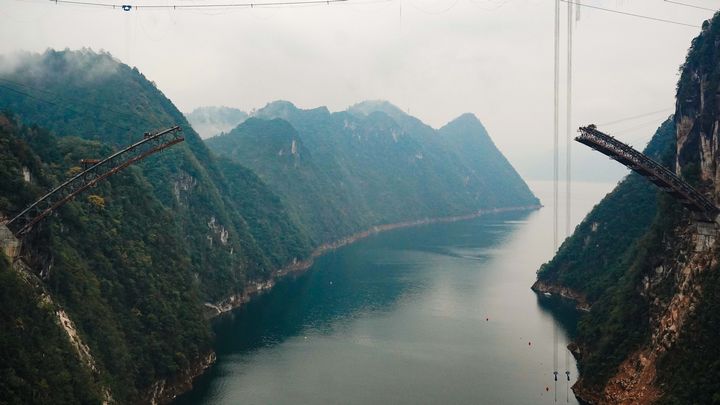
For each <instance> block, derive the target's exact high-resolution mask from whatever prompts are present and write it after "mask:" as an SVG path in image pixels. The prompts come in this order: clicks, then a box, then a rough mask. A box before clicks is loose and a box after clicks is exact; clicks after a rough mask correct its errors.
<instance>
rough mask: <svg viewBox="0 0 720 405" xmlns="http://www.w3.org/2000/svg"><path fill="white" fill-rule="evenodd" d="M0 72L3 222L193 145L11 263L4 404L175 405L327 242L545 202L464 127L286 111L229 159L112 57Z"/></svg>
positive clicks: (250, 134) (114, 184) (59, 219)
mask: <svg viewBox="0 0 720 405" xmlns="http://www.w3.org/2000/svg"><path fill="white" fill-rule="evenodd" d="M0 66H3V67H4V70H3V71H2V73H1V74H0V111H3V112H2V113H0V146H1V147H0V218H10V217H12V216H14V215H15V214H17V213H18V212H19V211H20V210H22V209H23V208H24V207H25V206H27V205H28V204H29V203H31V202H33V201H34V200H36V199H37V198H38V197H40V196H41V195H42V194H43V193H44V192H46V191H47V190H48V189H50V188H51V187H53V186H54V185H57V184H59V183H60V182H61V181H62V180H64V179H66V178H68V177H69V176H70V175H71V174H73V173H77V172H78V171H79V170H80V168H79V166H80V163H79V161H80V160H81V159H85V158H101V157H104V156H108V155H109V154H111V153H113V152H115V151H118V150H119V149H120V148H122V147H124V146H126V145H128V144H131V143H133V142H136V141H137V140H139V139H141V138H142V136H143V133H145V132H147V131H151V130H156V129H162V128H167V127H169V126H172V125H175V124H177V125H180V126H181V127H182V129H183V134H184V137H185V142H183V143H181V144H178V145H176V146H173V147H172V148H169V149H167V150H165V151H163V152H162V153H158V154H156V155H153V156H151V157H149V158H148V159H146V160H144V161H142V162H140V163H139V164H135V165H133V166H131V167H129V168H128V169H126V170H124V171H122V172H120V173H118V174H116V175H114V176H112V177H110V178H109V179H108V180H107V181H104V182H102V183H100V184H98V185H97V186H96V187H94V188H92V189H90V190H88V191H87V192H86V193H84V194H81V195H79V196H77V197H76V198H75V199H74V200H73V201H71V202H69V203H67V204H66V205H64V206H63V207H62V208H61V209H59V210H58V211H57V212H56V213H55V214H53V215H51V216H49V217H48V218H47V219H45V220H43V221H42V222H40V223H39V224H38V225H36V226H35V227H34V229H33V231H32V233H31V234H30V235H28V236H27V237H26V238H25V239H24V240H23V249H22V255H21V260H16V261H14V262H13V263H10V262H9V261H8V259H9V258H6V257H4V256H3V255H2V254H0V304H2V306H0V322H1V324H0V343H2V348H0V352H1V353H0V354H1V355H2V356H1V358H2V362H0V392H2V393H3V398H1V399H0V402H2V403H6V402H7V403H47V402H53V403H98V402H102V401H105V400H110V401H114V402H118V403H135V402H152V401H157V402H167V401H169V400H171V399H172V398H173V397H174V396H175V395H177V394H178V393H180V392H182V391H183V390H185V389H187V388H188V386H189V384H191V382H192V379H193V378H194V377H195V376H197V375H198V374H200V373H202V371H203V370H204V369H205V368H206V367H207V366H208V365H209V364H211V363H212V361H213V359H214V353H213V352H212V332H211V328H210V325H209V321H208V319H207V318H208V316H210V315H211V314H214V313H216V312H217V311H218V310H221V309H226V308H229V307H232V306H233V305H236V304H238V303H241V302H243V301H244V300H246V299H248V297H249V295H251V294H252V293H254V292H257V291H258V289H261V288H265V287H266V286H268V285H271V284H272V281H273V279H274V278H275V277H277V274H278V270H281V269H283V268H287V267H288V266H291V265H296V264H297V261H302V260H306V259H308V258H310V257H311V254H312V252H313V251H314V250H315V249H317V248H318V247H320V246H321V245H322V244H323V243H326V242H334V241H336V240H337V239H340V238H344V237H347V236H348V235H351V234H353V233H356V232H359V231H365V230H368V229H369V228H371V227H372V226H374V225H378V224H387V223H394V222H402V221H416V220H422V219H424V218H429V217H438V216H451V215H467V214H471V213H474V212H476V211H478V210H481V209H491V208H503V207H509V206H534V205H536V204H537V203H538V202H537V199H536V198H535V197H534V196H533V195H532V194H531V193H530V191H529V190H528V189H527V187H526V186H525V185H524V183H522V180H520V179H519V178H518V177H517V175H516V174H515V173H514V171H513V170H512V168H511V167H510V166H509V164H508V163H507V161H505V160H504V159H503V158H502V156H501V154H500V153H499V151H497V149H496V148H495V147H494V145H493V144H492V142H491V141H490V140H489V138H488V137H487V134H486V133H485V131H484V129H483V128H482V125H480V123H479V122H477V120H474V121H473V120H472V119H468V118H467V117H465V118H462V119H460V121H459V123H457V127H455V126H453V125H449V126H448V128H446V129H443V130H440V131H435V130H433V129H432V128H430V127H428V126H425V125H424V124H422V123H421V122H419V121H418V120H416V119H414V118H412V117H410V116H407V115H397V116H396V117H393V116H391V115H389V114H388V113H385V112H382V111H370V112H369V113H368V114H364V113H363V114H361V113H359V112H357V111H356V112H354V113H351V112H342V113H335V114H330V113H329V112H328V111H327V109H325V108H319V109H315V110H299V109H297V108H295V107H294V106H292V105H291V104H289V103H282V102H278V103H273V104H271V105H268V107H266V108H264V109H263V110H261V111H260V112H258V116H259V117H260V118H252V119H249V120H247V121H245V122H244V123H242V124H241V125H240V126H238V127H237V128H235V129H234V130H233V131H232V132H231V134H228V135H224V136H221V137H216V138H213V139H212V140H210V141H208V143H209V144H210V145H212V147H213V148H220V149H218V152H219V153H218V154H219V155H223V156H221V157H218V156H216V155H215V154H214V153H211V151H210V150H209V149H208V147H207V146H206V144H205V143H204V142H203V141H202V139H201V138H200V136H198V134H197V133H196V132H195V130H193V128H192V127H191V126H190V124H189V123H188V122H187V120H186V119H185V117H184V116H183V115H182V114H181V113H180V112H179V111H178V110H177V108H175V106H174V105H173V104H172V102H171V101H170V100H169V99H168V98H167V97H165V95H163V93H162V92H160V91H159V90H158V89H157V88H156V86H155V85H154V83H153V82H151V81H150V80H148V79H147V78H146V77H145V76H143V75H142V74H141V73H140V72H138V71H137V69H135V68H131V67H129V66H126V65H124V64H122V63H120V62H119V61H117V60H116V59H114V58H113V57H112V56H111V55H109V54H106V53H96V52H93V51H90V50H81V51H75V52H73V51H61V52H57V51H47V52H45V53H43V54H23V55H19V56H13V57H2V60H0ZM9 66H10V67H12V68H7V67H9ZM395 113H397V112H394V114H395ZM400 114H401V112H400ZM280 117H282V119H281V118H280ZM466 121H467V122H466ZM453 128H454V129H453ZM444 138H447V139H444ZM223 142H226V143H227V144H225V145H223ZM445 142H447V145H445ZM454 148H455V149H454ZM458 148H460V149H468V150H458ZM473 159H477V160H478V161H480V162H479V163H478V162H476V161H473ZM482 162H485V163H486V167H487V170H486V171H480V170H479V168H481V167H483V165H482ZM248 167H249V168H250V169H248ZM251 169H252V170H251ZM492 176H507V178H508V182H507V184H504V183H503V182H497V179H492V178H491V177H492ZM491 187H496V188H497V189H496V190H493V189H491ZM6 234H7V229H6V228H5V226H4V225H1V224H0V237H2V238H4V237H5V236H4V235H6ZM9 239H11V238H8V240H9Z"/></svg>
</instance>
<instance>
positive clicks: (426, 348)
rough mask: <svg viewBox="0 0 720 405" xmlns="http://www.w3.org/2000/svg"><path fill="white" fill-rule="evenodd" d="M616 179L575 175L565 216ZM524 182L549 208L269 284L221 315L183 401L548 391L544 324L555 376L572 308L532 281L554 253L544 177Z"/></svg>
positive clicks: (531, 400)
mask: <svg viewBox="0 0 720 405" xmlns="http://www.w3.org/2000/svg"><path fill="white" fill-rule="evenodd" d="M612 186H613V185H611V184H597V183H587V184H576V185H575V186H574V187H575V192H574V198H573V226H574V225H575V224H577V223H578V222H579V221H580V220H581V219H582V217H583V216H584V215H585V214H586V213H587V212H588V211H589V210H590V208H592V206H593V205H594V204H595V203H597V202H598V201H599V200H600V198H602V196H603V195H604V194H605V193H607V192H608V191H609V190H610V189H611V188H612ZM531 188H532V189H533V191H534V192H535V193H536V195H538V196H539V197H540V199H541V200H542V201H543V202H544V203H545V204H546V205H548V207H545V208H543V209H540V210H538V211H533V212H529V213H513V214H501V215H492V216H486V217H482V218H478V219H475V220H471V221H465V222H458V223H453V224H437V225H428V226H423V227H418V228H412V229H403V230H397V231H393V232H388V233H384V234H381V235H377V236H374V237H371V238H368V239H366V240H363V241H360V242H358V243H356V244H354V245H352V246H348V247H346V248H343V249H340V250H338V251H336V252H334V253H330V254H328V255H327V256H324V257H322V258H320V259H319V260H318V261H317V263H316V264H315V265H314V266H313V267H312V268H311V269H310V270H309V271H308V272H306V273H304V274H303V275H301V276H299V277H297V278H295V279H288V280H284V281H282V282H280V283H278V285H277V286H276V287H275V288H274V289H273V290H272V291H271V292H270V293H267V294H265V295H263V296H261V297H259V298H258V299H256V300H254V301H253V302H251V303H250V304H248V305H247V306H246V307H244V308H242V309H240V310H238V311H236V312H235V313H234V314H232V315H231V316H228V317H226V318H224V319H221V320H220V321H218V322H217V324H216V327H215V331H216V334H217V343H216V350H217V353H218V362H217V364H216V365H215V366H214V367H213V368H212V369H211V371H210V372H209V373H208V374H207V375H206V376H204V377H203V378H201V379H200V380H199V381H198V383H197V384H196V388H195V389H194V390H193V391H192V392H190V393H189V394H188V395H186V396H185V397H183V398H181V399H180V400H179V401H178V402H179V403H181V404H240V403H242V404H368V403H373V404H384V403H393V404H420V403H422V404H432V403H435V404H542V403H548V404H551V403H554V394H555V392H554V382H553V379H552V371H553V329H554V328H557V331H558V335H559V345H560V347H559V356H558V357H559V359H558V362H559V367H558V368H559V371H560V373H561V375H564V371H565V358H566V356H565V353H566V351H565V348H564V346H565V344H566V342H567V340H568V336H572V334H573V333H574V326H575V322H576V314H575V312H574V311H573V310H572V309H571V308H568V306H567V305H563V304H562V303H558V302H556V301H555V300H554V299H548V298H545V297H537V296H536V295H535V294H534V293H533V292H532V291H531V290H530V285H532V283H533V282H534V280H535V271H536V270H537V269H538V267H539V266H540V264H542V263H543V262H545V261H547V260H549V259H550V258H551V256H552V253H553V250H552V207H551V204H552V200H551V197H552V195H551V192H552V185H551V183H547V182H537V183H532V184H531ZM562 189H563V188H562V187H561V190H562ZM561 212H564V211H562V210H561ZM562 217H563V218H564V214H563V215H562ZM560 229H561V230H564V229H565V225H564V222H562V221H561V224H560ZM567 357H568V360H569V369H570V372H571V376H572V381H571V384H572V382H574V380H575V377H576V376H577V370H576V368H575V362H574V360H573V359H572V356H567ZM546 387H549V389H550V391H549V392H548V391H546ZM557 389H558V392H557V395H558V402H559V403H566V389H567V384H566V382H565V381H562V380H561V381H559V382H558V386H557ZM569 402H570V403H573V404H575V403H577V402H576V400H575V398H574V397H572V393H570V398H569Z"/></svg>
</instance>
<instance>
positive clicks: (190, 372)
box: [143, 352, 217, 405]
mask: <svg viewBox="0 0 720 405" xmlns="http://www.w3.org/2000/svg"><path fill="white" fill-rule="evenodd" d="M216 359H217V357H216V356H215V353H214V352H210V353H207V354H206V355H204V356H202V357H201V358H199V359H197V360H196V361H195V362H193V363H192V364H191V365H190V367H188V368H186V369H184V370H182V371H181V372H180V373H179V374H178V375H176V376H175V377H174V378H173V379H171V380H160V381H156V382H155V383H154V384H153V385H152V386H151V387H150V389H149V390H148V392H147V394H146V395H144V396H143V398H146V399H147V402H148V403H150V404H153V405H156V404H167V403H170V402H172V400H173V399H175V398H177V396H178V395H180V394H182V393H183V392H186V391H189V390H190V388H192V383H193V381H194V380H195V378H197V377H198V376H200V375H202V373H204V372H205V370H207V369H208V368H209V367H210V366H212V365H213V363H215V360H216Z"/></svg>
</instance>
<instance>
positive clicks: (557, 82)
mask: <svg viewBox="0 0 720 405" xmlns="http://www.w3.org/2000/svg"><path fill="white" fill-rule="evenodd" d="M554 28H555V37H554V46H555V49H554V57H555V60H554V62H555V66H554V67H555V70H554V74H555V77H554V82H553V84H554V88H553V90H554V111H553V112H554V116H553V255H554V254H555V252H556V250H557V248H558V205H559V204H558V203H559V201H558V194H559V193H558V179H559V175H558V172H559V152H558V144H559V142H558V141H559V121H560V109H559V101H560V0H555V26H554ZM553 376H554V380H555V388H554V389H553V393H554V394H555V402H557V379H558V326H557V323H556V322H553Z"/></svg>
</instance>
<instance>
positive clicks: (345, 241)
mask: <svg viewBox="0 0 720 405" xmlns="http://www.w3.org/2000/svg"><path fill="white" fill-rule="evenodd" d="M539 208H542V205H541V204H538V205H526V206H517V207H504V208H491V209H485V210H478V211H475V212H473V213H471V214H466V215H454V216H446V217H435V218H423V219H418V220H414V221H404V222H396V223H392V224H382V225H375V226H373V227H371V228H370V229H367V230H365V231H361V232H357V233H354V234H352V235H349V236H346V237H344V238H341V239H338V240H336V241H333V242H328V243H323V244H322V245H320V246H318V247H317V248H315V250H313V252H312V253H311V254H310V256H309V257H308V258H307V259H305V260H294V261H293V262H292V263H290V264H289V265H286V266H284V267H282V268H280V269H277V270H275V271H274V272H273V275H272V277H271V278H270V279H269V280H265V281H260V282H249V283H248V285H247V286H246V287H245V289H243V291H241V292H240V293H237V294H233V295H231V296H230V297H228V298H226V299H224V300H222V301H220V302H216V303H210V302H206V303H204V305H205V308H206V310H207V313H206V316H207V317H208V318H210V319H212V318H216V317H218V316H222V315H223V314H226V313H228V312H231V311H233V310H235V309H237V308H240V307H241V306H243V305H244V304H246V303H248V302H250V301H251V300H252V299H253V297H255V296H257V295H260V294H262V293H265V292H267V291H269V290H270V289H272V288H273V287H274V286H275V283H276V282H277V281H278V280H280V279H283V278H285V277H286V276H289V275H291V274H301V273H302V272H304V271H306V270H308V269H309V268H310V267H312V265H313V264H314V263H315V259H317V258H318V257H321V256H323V255H325V254H326V253H328V252H331V251H334V250H336V249H339V248H341V247H344V246H347V245H350V244H352V243H355V242H357V241H359V240H362V239H365V238H368V237H370V236H372V235H377V234H379V233H382V232H388V231H392V230H395V229H403V228H412V227H416V226H422V225H430V224H439V223H450V222H458V221H467V220H470V219H475V218H478V217H481V216H483V215H488V214H499V213H503V212H519V211H532V210H536V209H539Z"/></svg>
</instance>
